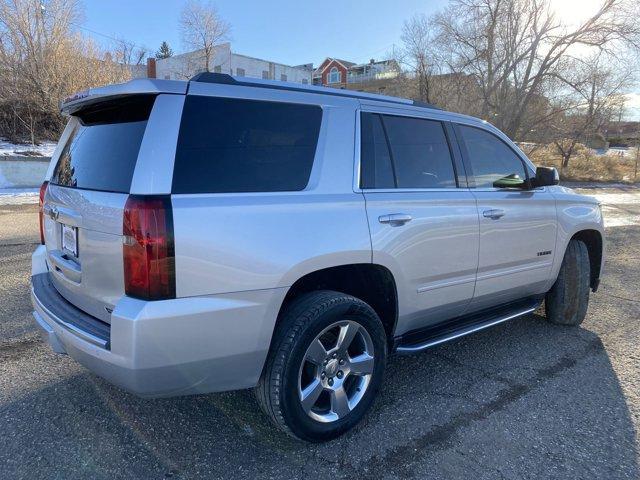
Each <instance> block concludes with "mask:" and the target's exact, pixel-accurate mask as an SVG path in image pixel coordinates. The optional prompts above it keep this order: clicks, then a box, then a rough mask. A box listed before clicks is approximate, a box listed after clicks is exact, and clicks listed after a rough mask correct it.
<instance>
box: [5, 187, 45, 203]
mask: <svg viewBox="0 0 640 480" xmlns="http://www.w3.org/2000/svg"><path fill="white" fill-rule="evenodd" d="M39 193H40V190H39V189H38V188H0V205H26V204H31V203H38V197H39Z"/></svg>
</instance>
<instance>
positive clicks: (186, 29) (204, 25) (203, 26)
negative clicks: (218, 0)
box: [180, 0, 231, 72]
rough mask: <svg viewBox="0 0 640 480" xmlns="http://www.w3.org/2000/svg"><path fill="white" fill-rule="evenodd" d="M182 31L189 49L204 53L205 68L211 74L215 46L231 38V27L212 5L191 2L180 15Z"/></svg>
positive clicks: (197, 1)
mask: <svg viewBox="0 0 640 480" xmlns="http://www.w3.org/2000/svg"><path fill="white" fill-rule="evenodd" d="M180 30H181V32H182V40H183V42H184V44H185V46H186V47H187V48H191V49H194V50H201V51H202V56H203V63H204V65H203V67H204V70H205V71H207V72H209V71H210V67H211V62H212V60H213V57H214V55H215V46H216V45H217V44H219V43H221V42H222V41H224V40H227V39H228V38H229V34H230V31H231V26H230V25H229V24H228V23H227V22H226V21H225V20H224V19H223V18H222V17H221V16H220V14H219V13H218V10H217V9H216V7H215V6H214V5H213V4H212V3H210V2H203V1H201V0H189V1H188V2H187V3H186V4H185V6H184V8H183V9H182V14H181V15H180Z"/></svg>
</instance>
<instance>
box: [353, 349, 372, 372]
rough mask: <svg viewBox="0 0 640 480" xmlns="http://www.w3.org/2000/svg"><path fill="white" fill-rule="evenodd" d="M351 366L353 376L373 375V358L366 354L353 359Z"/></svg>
mask: <svg viewBox="0 0 640 480" xmlns="http://www.w3.org/2000/svg"><path fill="white" fill-rule="evenodd" d="M350 364H351V373H352V374H353V375H370V374H372V373H373V357H372V356H371V355H369V354H368V353H366V352H365V353H361V354H360V355H358V356H357V357H354V358H352V359H351V362H350Z"/></svg>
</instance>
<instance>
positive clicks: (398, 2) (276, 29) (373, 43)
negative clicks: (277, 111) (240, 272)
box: [80, 0, 640, 119]
mask: <svg viewBox="0 0 640 480" xmlns="http://www.w3.org/2000/svg"><path fill="white" fill-rule="evenodd" d="M601 1H602V0H552V4H553V5H554V8H555V9H556V12H557V15H559V16H560V17H563V18H565V19H572V20H574V21H577V20H579V19H580V17H586V16H588V15H589V14H591V13H593V12H594V11H595V10H596V8H597V6H598V4H599V3H600V2H601ZM184 3H185V1H184V0H155V1H154V0H84V20H83V22H82V23H81V24H80V26H81V27H82V29H83V31H84V33H86V34H88V35H90V36H92V37H93V38H94V39H95V40H97V41H98V42H100V43H101V44H103V45H104V46H109V44H110V43H111V44H112V43H113V40H112V39H115V38H122V39H126V40H128V41H131V42H133V43H135V44H137V45H139V46H142V47H145V48H147V49H148V50H149V52H151V53H153V52H155V51H156V50H157V49H158V47H159V46H160V43H161V42H162V41H163V40H165V41H167V42H168V43H169V45H170V46H171V47H172V48H173V50H174V52H175V53H179V52H181V51H184V49H183V45H182V42H181V39H180V32H179V28H178V19H179V17H180V11H181V9H182V6H183V5H184ZM214 3H215V5H216V7H217V8H218V11H219V13H220V15H221V16H222V17H223V18H224V19H225V20H226V21H227V22H229V23H230V24H231V38H230V41H231V48H232V50H233V51H234V52H236V53H240V54H244V55H249V56H252V57H258V58H263V59H266V60H270V61H274V62H279V63H284V64H288V65H300V64H304V63H313V64H315V65H318V64H320V63H321V62H322V60H324V59H325V58H326V57H336V58H341V59H344V60H349V61H352V62H356V63H363V62H367V61H369V59H371V58H374V59H382V58H385V57H387V56H388V55H389V54H391V53H392V52H393V49H394V48H398V47H399V46H400V34H401V31H402V24H403V22H404V21H405V20H407V19H409V18H410V17H411V16H413V15H414V14H416V13H425V14H431V13H433V12H435V11H438V10H440V9H441V8H442V7H444V6H445V5H446V3H447V1H446V0H368V1H367V0H342V1H335V0H297V1H296V0H218V1H215V2H214ZM628 100H629V101H628V104H627V117H629V118H633V119H639V118H640V92H638V91H636V92H635V93H631V94H630V95H629V96H628Z"/></svg>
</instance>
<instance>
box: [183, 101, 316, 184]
mask: <svg viewBox="0 0 640 480" xmlns="http://www.w3.org/2000/svg"><path fill="white" fill-rule="evenodd" d="M321 119H322V109H321V108H320V107H318V106H314V105H300V104H293V103H280V102H263V101H255V100H238V99H230V98H217V97H195V96H188V97H187V99H186V101H185V105H184V110H183V114H182V124H181V126H180V135H179V137H178V148H177V151H176V161H175V168H174V173H173V189H172V191H173V193H231V192H278V191H296V190H303V189H304V188H305V187H306V186H307V183H308V182H309V175H310V174H311V167H312V166H313V158H314V155H315V151H316V144H317V142H318V132H319V130H320V121H321Z"/></svg>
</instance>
